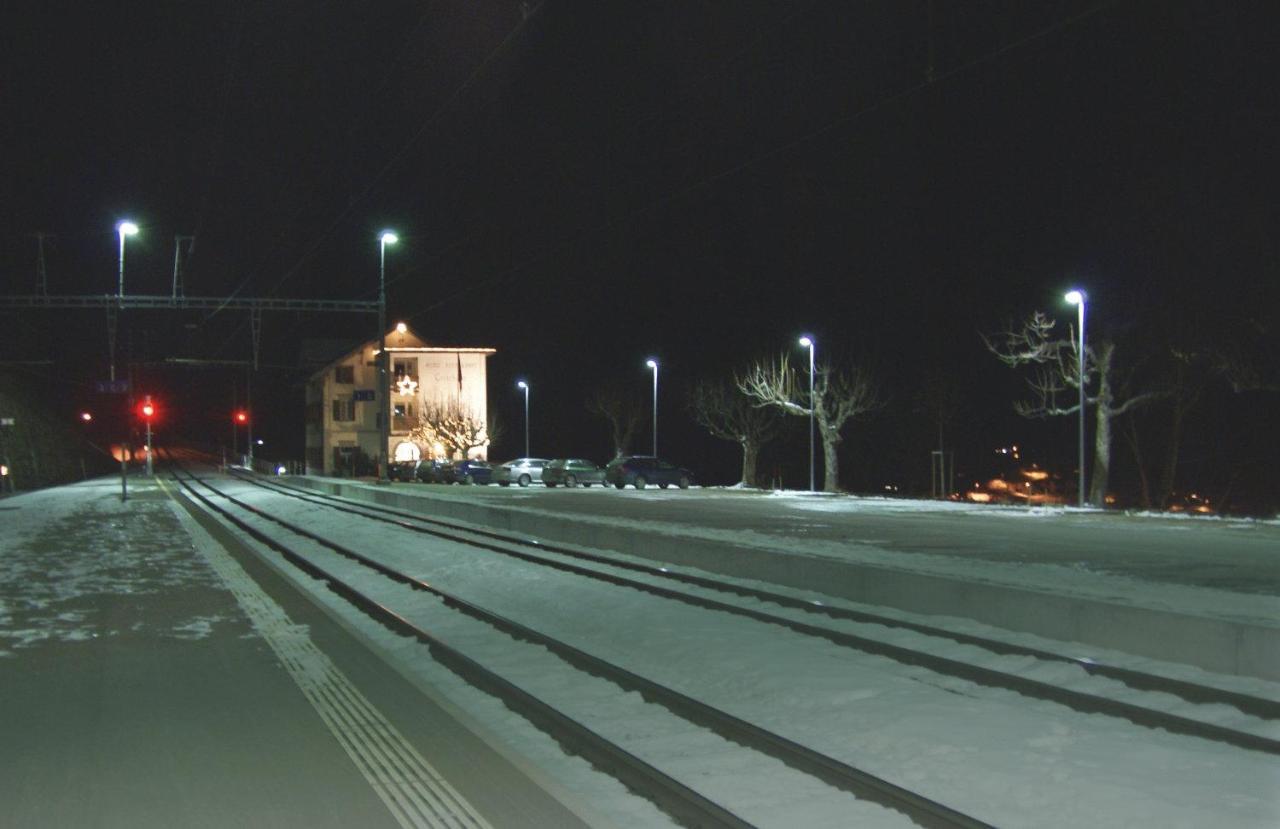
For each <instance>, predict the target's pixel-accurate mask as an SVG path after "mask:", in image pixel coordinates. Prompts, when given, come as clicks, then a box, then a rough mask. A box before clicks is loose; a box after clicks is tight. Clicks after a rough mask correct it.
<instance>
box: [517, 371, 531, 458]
mask: <svg viewBox="0 0 1280 829" xmlns="http://www.w3.org/2000/svg"><path fill="white" fill-rule="evenodd" d="M516 387H517V388H520V389H524V456H525V457H526V458H527V457H529V384H528V383H526V382H525V381H523V380H521V381H519V382H517V383H516Z"/></svg>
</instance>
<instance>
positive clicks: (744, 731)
mask: <svg viewBox="0 0 1280 829" xmlns="http://www.w3.org/2000/svg"><path fill="white" fill-rule="evenodd" d="M188 474H190V473H188ZM191 478H192V479H193V480H196V481H199V483H200V484H201V485H202V486H204V487H207V488H208V489H210V490H212V491H213V492H215V493H217V494H218V495H219V496H221V497H222V498H225V499H226V500H228V501H230V502H231V503H233V504H235V505H236V506H237V507H239V508H241V509H244V510H246V511H248V512H250V513H252V514H255V515H257V516H259V517H261V518H263V519H265V520H268V521H272V522H274V523H276V524H278V525H280V526H282V527H284V528H286V529H288V530H289V531H290V532H293V533H295V534H297V535H299V536H301V537H303V538H307V539H309V540H311V541H313V542H315V543H317V544H321V545H322V546H324V547H326V548H328V549H330V550H332V551H334V552H335V553H337V554H338V555H341V556H343V557H345V558H348V559H351V560H353V561H356V562H358V563H360V564H362V565H364V566H366V567H370V568H372V569H374V570H376V571H377V572H379V573H381V574H382V575H384V576H386V577H387V578H389V579H391V580H393V581H396V582H398V583H401V584H405V585H409V586H411V587H413V588H415V589H418V590H422V591H424V592H428V593H431V594H433V595H435V596H437V597H439V598H441V599H442V600H443V601H444V602H445V604H447V605H448V606H450V607H452V608H454V609H455V610H458V611H460V612H463V613H466V614H468V615H470V616H472V617H473V618H476V619H480V620H482V621H484V622H486V623H488V624H491V625H493V626H495V627H497V628H499V629H502V630H504V632H506V633H508V634H509V635H512V636H514V637H516V638H521V639H528V640H531V641H535V642H537V643H539V644H541V645H543V646H544V647H546V648H547V649H548V650H551V651H552V652H554V653H555V654H556V655H557V656H559V657H560V658H562V659H564V660H565V661H567V662H569V663H570V664H572V665H573V666H574V667H576V668H578V669H579V670H582V671H584V672H586V673H590V674H592V675H594V676H597V677H601V678H604V679H608V680H609V681H611V682H614V683H615V684H617V685H619V686H621V687H622V688H624V689H625V690H629V691H636V692H638V693H640V694H642V695H643V696H644V697H645V699H647V700H652V701H657V702H658V703H659V704H661V705H662V706H663V707H665V708H667V709H668V710H669V711H671V712H672V713H673V714H675V715H676V716H679V717H681V718H683V719H686V720H688V721H689V722H691V723H693V724H695V725H697V726H699V727H701V728H705V729H707V730H709V731H712V732H714V733H716V734H717V735H719V736H721V737H722V738H724V739H727V740H730V741H732V742H734V743H737V744H739V745H742V746H745V747H747V748H750V749H752V750H755V751H757V752H759V753H761V754H764V755H766V756H769V757H772V758H773V759H775V760H778V761H780V762H783V763H785V764H786V765H788V766H790V767H792V768H793V769H796V770H797V771H800V772H803V773H805V774H808V775H811V776H813V777H815V778H817V779H819V780H822V781H823V782H825V783H827V784H828V785H831V786H833V787H835V788H839V789H841V790H843V791H846V792H849V793H851V794H853V795H854V796H856V797H858V798H860V799H864V800H867V801H870V802H875V803H877V804H879V805H881V806H884V807H886V808H890V809H893V810H896V811H899V812H902V813H904V814H906V815H907V816H908V817H910V818H911V819H912V820H913V821H914V822H916V823H917V824H919V825H921V826H926V827H975V828H976V827H986V826H988V824H986V823H983V822H982V821H980V820H977V819H976V818H973V817H970V816H968V815H965V814H963V813H961V812H957V811H955V810H954V809H951V808H949V807H947V806H945V805H943V804H940V803H937V802H936V801H933V800H930V799H929V798H926V797H924V796H922V795H919V794H917V793H915V792H912V791H910V790H907V789H903V788H901V787H899V786H896V785H895V784H893V783H890V782H888V781H886V780H883V779H881V778H878V777H876V776H874V775H871V774H869V773H867V772H865V771H862V770H861V769H857V768H855V767H853V766H850V765H848V764H846V763H844V762H842V761H840V760H836V759H835V758H832V757H828V756H826V755H824V754H821V753H819V752H816V751H814V750H812V749H809V748H807V747H805V746H802V745H800V744H798V743H795V742H793V741H791V740H788V739H787V738H785V737H782V736H780V735H777V734H774V733H772V732H770V731H767V730H766V729H763V728H760V727H759V726H756V725H754V724H752V723H749V722H746V721H745V720H741V719H739V718H737V717H735V716H733V715H732V714H728V713H726V712H724V711H720V710H719V709H716V708H714V707H712V706H710V705H707V704H705V703H703V702H700V701H698V700H695V699H693V698H691V697H688V696H685V695H683V694H681V693H679V692H677V691H674V690H672V689H669V688H667V687H665V686H662V685H659V684H657V683H655V682H652V681H651V680H648V679H645V678H643V677H641V676H639V675H637V674H634V673H631V672H630V671H627V670H625V669H623V668H620V667H618V666H615V665H613V664H611V663H609V662H606V661H604V660H602V659H600V658H598V657H595V656H592V655H590V654H587V653H585V652H583V651H580V650H578V649H576V648H574V647H572V646H570V645H568V644H566V643H563V642H561V641H559V640H557V639H554V638H552V637H549V636H547V635H545V634H542V633H539V632H538V631H535V630H533V629H531V628H528V627H525V626H523V625H521V624H519V623H517V622H514V621H512V620H509V619H506V618H504V617H502V616H500V615H498V614H495V613H492V612H490V611H488V610H485V609H484V608H481V607H479V606H477V605H474V604H471V603H469V602H467V601H465V600H463V599H460V598H458V597H456V596H453V595H451V594H449V593H448V592H446V591H443V590H440V589H439V588H436V587H433V586H432V585H429V584H427V583H425V582H422V581H420V580H418V579H415V578H413V577H412V576H409V575H406V574H404V573H401V572H400V571H398V570H395V569H394V568H390V567H387V566H386V565H383V564H381V563H379V562H376V561H373V560H371V559H368V558H367V557H365V556H363V555H361V554H360V553H357V552H355V551H353V550H350V549H348V548H345V547H343V546H342V545H339V544H335V543H334V542H332V541H329V540H327V539H324V538H321V537H320V536H317V535H315V534H314V533H310V532H308V531H307V530H305V529H302V528H301V527H297V526H295V525H292V524H290V523H289V522H287V521H283V520H282V519H279V518H276V517H274V516H272V515H270V514H269V513H267V512H265V511H263V510H260V509H258V508H256V507H253V506H251V505H248V504H245V503H243V502H241V501H239V500H238V499H236V498H234V497H233V496H229V495H226V494H225V493H222V492H220V491H219V490H218V489H217V488H216V487H214V486H212V485H211V484H209V483H207V482H205V481H202V480H200V479H198V478H196V477H195V476H191ZM182 483H183V485H184V486H186V487H187V488H188V490H189V491H191V492H192V493H193V494H194V495H195V496H196V497H197V498H199V499H200V500H201V501H202V502H203V503H205V504H207V505H208V506H210V508H212V509H214V510H217V511H218V512H219V514H222V515H224V516H226V517H227V518H228V520H230V521H232V522H233V523H235V524H236V526H238V527H240V528H241V529H243V530H245V531H246V532H248V533H250V534H251V535H252V536H253V537H254V538H256V539H258V540H259V541H261V542H262V543H264V544H267V545H268V546H270V547H272V548H273V549H276V550H277V551H278V552H281V553H282V554H283V555H285V557H286V558H287V559H288V560H289V561H290V562H291V563H293V564H295V566H298V567H300V568H302V569H303V570H304V571H306V572H308V573H310V574H311V575H313V576H316V577H317V578H321V579H324V580H325V581H327V582H329V584H330V585H331V587H332V589H334V590H335V591H336V592H338V593H340V594H341V595H343V596H344V597H345V598H348V600H350V601H352V602H353V603H355V604H358V605H359V606H360V607H361V608H362V609H363V610H365V611H366V612H367V613H369V614H370V615H372V616H374V617H375V618H376V619H378V621H380V622H382V623H383V624H386V625H388V626H389V627H391V628H392V629H393V630H395V631H396V632H397V633H402V634H406V633H407V634H408V635H413V636H415V637H417V638H418V639H419V640H421V641H423V642H424V643H426V644H428V646H429V647H431V649H432V653H433V655H435V649H436V648H437V647H438V648H441V649H444V651H445V653H446V654H448V659H441V660H440V661H442V662H444V663H445V664H448V665H449V666H450V667H454V662H453V661H451V660H456V661H457V662H458V663H459V664H461V665H463V666H464V668H467V669H474V670H478V671H480V672H482V675H481V680H480V684H477V683H474V682H473V684H477V687H481V688H482V689H484V690H488V691H490V692H491V693H495V694H496V695H499V696H503V692H504V691H506V690H510V689H514V690H515V691H516V692H518V694H519V695H521V700H520V701H521V702H524V703H525V704H527V702H525V700H524V699H523V698H524V697H528V699H529V700H532V701H533V702H534V703H536V706H535V707H534V714H535V715H534V716H531V717H530V719H532V720H534V721H535V722H541V723H548V722H549V723H551V725H552V726H555V725H557V724H559V722H560V720H557V719H548V718H547V716H546V714H547V711H552V712H554V714H555V716H556V717H557V718H561V719H564V720H567V719H568V718H567V717H565V716H564V715H563V714H560V713H559V712H557V711H554V709H550V707H549V706H546V704H545V703H542V702H541V701H538V700H536V699H534V698H532V697H529V695H528V694H527V693H526V692H524V691H521V690H520V689H518V688H515V686H513V685H511V684H510V683H509V682H508V681H507V680H505V679H503V678H501V677H498V676H497V675H495V674H493V673H492V672H490V671H488V669H486V668H483V667H482V666H479V665H478V663H475V662H474V661H473V660H471V659H470V658H468V657H466V656H465V655H462V654H461V653H459V652H457V651H454V650H453V649H452V648H450V647H449V646H448V645H446V644H445V643H443V642H441V641H440V640H439V639H437V638H435V637H433V636H432V635H431V634H428V633H426V632H425V631H422V630H420V629H419V628H417V627H415V626H414V625H413V624H412V623H411V622H409V621H407V620H405V619H404V618H403V617H401V616H399V615H398V614H395V613H394V611H391V610H390V609H388V608H386V607H384V606H383V605H381V604H379V603H378V602H376V601H375V600H373V599H371V598H369V597H367V596H365V595H364V594H361V593H359V591H356V590H355V589H353V588H351V587H349V586H347V585H345V584H344V583H342V581H341V580H340V579H338V578H337V577H335V576H333V575H332V574H330V573H328V572H327V571H324V570H323V569H322V568H320V567H319V566H317V565H315V564H313V563H311V562H309V561H307V560H306V559H305V558H303V557H302V556H300V555H298V554H297V553H295V552H293V551H292V550H288V548H287V547H285V545H283V544H281V543H280V542H278V541H277V540H275V539H271V538H270V536H267V535H266V534H265V533H261V532H260V531H258V530H256V529H254V528H252V527H250V526H249V525H247V524H245V523H244V522H242V521H240V520H239V519H237V518H235V517H234V516H231V515H230V514H229V513H227V511H225V510H222V509H221V508H220V507H217V506H216V505H214V504H212V502H210V501H209V499H207V498H206V497H205V496H203V495H202V494H200V493H198V492H196V491H195V489H194V487H192V486H190V484H189V483H188V482H187V481H182ZM459 672H460V673H461V671H459ZM468 681H471V679H470V678H468ZM503 698H504V699H505V697H503ZM517 710H519V709H517ZM522 713H523V711H522ZM538 715H541V718H539V716H538ZM575 725H577V728H578V729H583V730H585V727H583V726H581V725H580V724H576V723H575ZM552 733H553V734H554V733H555V732H552ZM592 737H594V738H595V739H597V740H602V741H603V740H604V738H602V737H599V735H595V734H594V733H592ZM558 739H559V738H558ZM605 742H607V741H605ZM609 748H610V750H609V751H603V752H602V751H599V750H597V755H603V756H604V757H605V758H606V760H607V759H610V758H613V759H614V761H615V762H616V761H617V760H616V758H614V757H613V755H614V754H615V753H621V755H624V756H625V757H626V758H629V760H631V761H634V762H636V763H640V764H642V765H643V766H644V767H645V769H646V770H647V771H646V773H645V777H644V779H651V778H652V777H653V776H654V775H657V776H659V778H666V775H665V774H664V773H663V772H661V771H659V770H657V769H654V768H653V767H652V766H649V765H648V764H645V763H644V761H642V760H639V759H638V758H635V757H634V756H633V755H630V754H629V753H627V752H625V750H623V749H621V748H618V747H616V746H613V745H612V744H609ZM575 753H580V754H582V755H583V756H584V757H587V759H590V760H592V762H593V763H595V762H597V760H596V759H595V758H594V757H592V756H588V755H587V754H586V753H583V752H575ZM599 767H600V768H602V769H605V770H610V767H609V765H608V764H607V762H606V763H605V764H601V765H599ZM610 773H613V772H612V770H610ZM615 776H616V775H615ZM619 779H623V778H621V777H619ZM666 779H667V780H669V779H670V778H666ZM623 782H624V783H626V784H627V785H628V786H633V784H632V783H629V782H628V781H627V780H625V779H624V780H623ZM672 782H673V783H674V784H675V785H676V786H679V787H680V788H682V789H686V791H688V792H689V793H690V794H692V795H693V796H694V797H696V798H699V799H702V800H705V798H702V796H701V795H698V794H697V793H696V792H692V790H687V788H686V787H684V786H683V784H679V783H678V782H677V781H672ZM633 788H634V790H636V791H640V792H643V791H645V789H643V788H637V787H634V786H633ZM650 799H651V800H654V802H655V803H658V804H659V806H660V808H664V810H666V807H664V806H662V804H661V803H660V802H659V801H658V800H657V799H655V798H652V797H651V798H650ZM708 803H709V801H708ZM712 805H714V804H712ZM716 808H717V809H722V807H718V806H717V807H716ZM722 811H724V812H725V814H729V813H728V812H727V810H722ZM669 813H672V812H669ZM673 814H674V813H673ZM730 817H732V819H733V820H740V819H739V818H737V817H736V816H732V815H730ZM729 825H733V824H729ZM736 825H743V824H741V823H739V824H736Z"/></svg>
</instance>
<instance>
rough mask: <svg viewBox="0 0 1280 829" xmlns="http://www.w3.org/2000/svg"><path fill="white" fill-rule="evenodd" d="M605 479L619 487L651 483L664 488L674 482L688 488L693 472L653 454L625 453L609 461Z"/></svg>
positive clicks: (641, 487)
mask: <svg viewBox="0 0 1280 829" xmlns="http://www.w3.org/2000/svg"><path fill="white" fill-rule="evenodd" d="M604 480H605V483H610V484H613V485H614V486H616V487H617V488H618V489H622V488H623V487H624V486H627V485H628V484H630V485H631V486H633V487H635V488H636V489H644V488H645V487H646V486H648V485H649V484H657V485H658V486H659V487H661V488H662V489H666V488H667V487H669V486H671V485H672V484H675V485H676V486H678V487H680V488H681V489H688V488H689V484H691V483H693V473H692V472H690V471H689V470H687V469H685V468H684V467H682V466H676V465H675V464H673V463H667V462H666V461H664V460H659V459H658V458H655V457H653V456H652V455H624V456H622V457H620V458H614V459H613V460H611V461H609V465H608V466H607V467H605V470H604Z"/></svg>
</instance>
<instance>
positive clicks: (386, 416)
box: [376, 230, 400, 484]
mask: <svg viewBox="0 0 1280 829" xmlns="http://www.w3.org/2000/svg"><path fill="white" fill-rule="evenodd" d="M398 241H400V237H399V236H396V235H395V234H394V233H392V232H391V231H389V230H384V231H382V234H381V235H379V236H378V365H377V369H376V373H377V378H378V398H377V399H378V441H379V446H378V483H380V484H387V483H391V479H390V477H389V476H388V472H389V470H388V469H387V466H388V464H387V454H388V452H389V451H390V449H389V447H390V446H391V387H390V386H389V385H388V384H387V245H394V244H395V243H396V242H398Z"/></svg>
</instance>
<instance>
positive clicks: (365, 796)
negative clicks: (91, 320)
mask: <svg viewBox="0 0 1280 829" xmlns="http://www.w3.org/2000/svg"><path fill="white" fill-rule="evenodd" d="M211 529H212V532H213V535H209V534H208V532H207V531H206V530H205V529H204V528H203V527H202V526H201V524H200V523H199V522H197V521H196V520H195V519H193V518H192V516H191V515H189V514H188V513H187V512H186V511H185V510H184V508H183V507H181V506H179V504H178V502H177V501H176V500H175V499H174V498H173V497H172V495H171V491H170V489H169V488H168V487H166V486H165V485H164V484H163V483H162V482H160V481H158V480H148V479H134V480H131V481H130V497H129V500H128V501H126V502H124V503H122V502H121V500H120V483H119V480H118V479H101V480H97V481H88V482H84V483H82V484H77V485H74V486H68V487H62V488H59V489H53V490H46V491H42V492H33V493H26V494H23V495H19V496H16V497H12V498H7V499H4V500H0V734H2V735H3V740H0V769H3V773H2V774H0V825H4V826H22V827H67V826H95V827H116V826H119V827H151V826H166V827H171V826H182V827H201V826H217V827H223V826H253V827H273V826H280V827H294V826H306V827H329V826H331V827H351V826H359V827H394V826H458V827H484V826H497V827H501V826H558V827H559V826H568V827H572V826H577V825H583V824H582V821H581V820H580V819H579V818H578V817H577V816H576V815H575V813H574V812H572V811H570V810H569V809H568V808H566V807H565V806H564V805H562V802H561V801H559V800H556V799H554V798H553V797H551V796H549V795H548V794H547V793H546V792H545V791H543V790H542V789H540V788H539V787H538V786H537V785H535V784H534V783H533V782H532V781H531V780H530V779H529V778H528V777H527V776H526V775H525V774H523V773H522V772H521V770H520V769H518V768H517V767H516V766H515V765H513V764H512V763H511V762H510V761H509V760H508V759H507V758H505V757H503V756H501V755H499V754H497V753H495V752H494V751H493V750H492V749H490V748H489V747H488V744H487V743H485V742H484V741H483V740H482V739H481V738H479V737H477V735H476V734H475V733H474V732H473V731H471V730H469V729H468V728H465V727H463V726H462V725H460V724H459V723H458V722H457V721H456V720H455V719H453V718H452V712H446V711H445V710H443V709H441V708H439V707H437V706H436V705H435V704H434V703H433V701H432V700H431V699H429V698H428V696H424V692H423V689H421V688H417V687H415V686H413V685H410V684H409V683H408V682H407V681H405V680H404V679H403V678H402V677H400V676H399V674H396V673H394V672H392V671H391V670H390V669H388V668H387V667H386V666H385V665H384V664H383V663H381V662H380V661H379V660H377V659H376V658H375V657H374V656H372V655H371V654H370V653H369V652H368V651H367V650H366V649H365V648H363V647H362V646H361V644H360V643H359V642H357V641H356V640H355V639H353V638H352V636H351V634H349V633H348V632H347V631H346V630H345V629H343V628H341V627H339V626H338V625H337V624H335V623H334V622H333V621H332V620H330V619H328V617H326V616H325V615H324V614H322V613H321V612H319V611H318V610H317V609H316V608H315V607H314V606H313V605H311V604H310V603H309V602H308V601H307V600H305V599H303V598H301V597H300V596H299V595H298V594H296V593H293V592H292V591H291V590H290V589H289V588H288V587H286V586H283V583H282V582H280V580H279V577H278V576H276V575H275V574H274V573H272V572H270V570H269V569H268V568H265V567H264V566H263V565H261V564H260V563H255V562H254V561H253V560H252V558H251V557H250V556H249V555H248V554H247V553H245V552H244V551H243V549H241V550H240V551H239V552H236V551H235V544H234V542H231V541H228V540H226V539H220V540H219V542H218V543H215V541H214V536H216V535H218V534H219V530H217V529H216V528H213V527H211ZM224 543H225V544H226V546H225V547H224V546H223V544H224Z"/></svg>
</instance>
